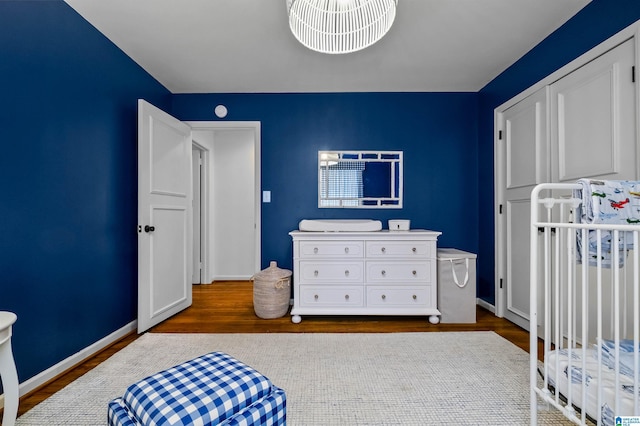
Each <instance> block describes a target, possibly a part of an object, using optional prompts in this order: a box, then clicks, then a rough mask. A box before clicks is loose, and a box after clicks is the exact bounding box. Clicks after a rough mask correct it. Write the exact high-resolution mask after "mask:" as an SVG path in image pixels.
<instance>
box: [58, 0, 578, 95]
mask: <svg viewBox="0 0 640 426" xmlns="http://www.w3.org/2000/svg"><path fill="white" fill-rule="evenodd" d="M65 1H66V2H67V3H68V4H69V5H70V6H71V7H72V8H74V9H75V10H76V11H77V12H78V13H79V14H80V15H82V16H83V17H84V18H85V19H87V21H89V22H90V23H91V24H93V25H94V26H95V27H96V28H97V29H98V30H100V31H101V32H102V33H103V34H104V35H105V36H107V37H108V38H109V39H110V40H111V41H112V42H113V43H115V44H116V45H117V46H118V47H120V48H121V49H122V50H123V51H124V52H126V53H127V54H128V55H129V56H130V57H131V58H132V59H133V60H134V61H136V62H137V63H138V64H139V65H140V66H142V67H143V68H144V69H145V70H146V71H147V72H149V73H150V74H151V75H152V76H154V77H155V78H156V79H157V80H158V81H159V82H160V83H162V84H163V85H164V86H165V87H167V89H169V90H170V91H171V92H172V93H287V92H444V91H452V92H461V91H463V92H466V91H471V92H475V91H478V90H480V89H481V88H482V87H484V85H485V84H487V83H488V82H489V81H491V80H492V79H493V78H495V77H496V76H497V75H499V74H500V73H501V72H502V71H504V70H505V69H506V68H508V67H509V66H510V65H511V64H513V63H514V62H515V61H516V60H518V59H519V58H520V57H521V56H522V55H523V54H525V53H526V52H527V51H529V50H530V49H531V48H532V47H533V46H535V45H536V44H538V43H539V42H540V41H541V40H543V39H544V38H545V37H546V36H548V35H549V34H550V33H552V32H553V31H554V30H555V29H557V28H558V27H560V26H561V25H562V24H563V23H564V22H566V21H567V20H568V19H569V18H571V17H572V16H573V15H575V14H576V13H577V12H578V11H579V10H580V9H582V8H583V7H584V6H585V5H587V4H588V3H589V1H590V0H398V11H397V16H396V21H395V23H394V25H393V27H392V28H391V30H390V31H389V33H388V34H387V35H386V36H385V37H384V38H383V39H382V40H380V41H379V42H378V43H376V44H374V45H373V46H371V47H369V48H367V49H365V50H362V51H360V52H355V53H350V54H346V55H325V54H321V53H317V52H313V51H311V50H308V49H306V48H305V47H304V46H302V45H300V44H299V43H298V41H297V40H296V39H295V38H294V37H293V35H292V34H291V32H290V31H289V28H288V19H287V8H286V1H285V0H180V1H178V0H108V1H105V0H65Z"/></svg>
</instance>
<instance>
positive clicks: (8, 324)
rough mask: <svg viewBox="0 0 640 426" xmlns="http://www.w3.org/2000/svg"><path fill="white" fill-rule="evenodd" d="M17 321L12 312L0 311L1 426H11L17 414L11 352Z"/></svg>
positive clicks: (15, 382) (13, 364)
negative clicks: (14, 325) (12, 336)
mask: <svg viewBox="0 0 640 426" xmlns="http://www.w3.org/2000/svg"><path fill="white" fill-rule="evenodd" d="M17 319H18V317H17V316H16V314H14V313H13V312H7V311H0V377H1V378H2V388H3V389H4V414H3V417H2V424H3V426H13V425H14V424H15V421H16V416H17V414H18V401H19V393H18V392H19V391H18V373H17V371H16V364H15V362H14V360H13V352H12V350H11V334H12V327H13V323H15V322H16V320H17Z"/></svg>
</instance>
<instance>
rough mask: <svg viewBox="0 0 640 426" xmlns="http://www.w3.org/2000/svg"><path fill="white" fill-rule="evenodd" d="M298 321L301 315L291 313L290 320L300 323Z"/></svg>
mask: <svg viewBox="0 0 640 426" xmlns="http://www.w3.org/2000/svg"><path fill="white" fill-rule="evenodd" d="M300 321H302V317H301V316H300V315H293V316H292V317H291V322H292V323H294V324H300Z"/></svg>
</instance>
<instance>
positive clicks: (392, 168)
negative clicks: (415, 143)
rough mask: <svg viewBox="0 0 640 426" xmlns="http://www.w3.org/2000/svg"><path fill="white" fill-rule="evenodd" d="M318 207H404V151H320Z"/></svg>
mask: <svg viewBox="0 0 640 426" xmlns="http://www.w3.org/2000/svg"><path fill="white" fill-rule="evenodd" d="M318 207H321V208H382V209H398V208H402V151H318Z"/></svg>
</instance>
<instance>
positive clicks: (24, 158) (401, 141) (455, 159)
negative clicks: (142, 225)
mask: <svg viewBox="0 0 640 426" xmlns="http://www.w3.org/2000/svg"><path fill="white" fill-rule="evenodd" d="M639 18H640V2H638V1H637V0H626V1H622V0H594V1H593V2H592V3H591V4H590V5H589V6H587V7H586V8H585V9H584V10H583V11H582V12H580V13H579V14H578V15H576V17H574V18H573V19H572V20H571V21H569V22H568V23H567V24H566V25H565V26H563V27H562V28H561V29H560V30H559V31H557V32H556V33H554V34H553V35H552V36H551V37H549V38H548V39H547V40H545V41H544V42H543V43H541V44H540V45H539V46H537V47H536V48H534V49H533V50H532V51H531V52H530V53H529V54H527V55H526V56H525V57H523V58H522V60H520V61H518V62H517V63H516V64H514V66H512V67H511V68H509V69H508V70H507V71H505V72H504V73H503V74H502V75H500V76H499V77H498V78H496V79H495V80H494V81H492V82H491V83H490V84H488V85H487V86H486V87H485V88H484V89H482V91H480V93H384V94H379V93H352V94H347V93H328V94H220V95H213V94H205V95H171V94H170V93H169V92H168V91H167V90H166V89H165V88H164V87H163V86H162V85H160V84H159V83H158V82H157V81H155V80H154V79H153V78H152V77H151V76H150V75H149V74H148V73H146V72H145V71H144V70H143V69H141V68H140V67H139V66H137V65H136V64H135V63H134V62H132V61H131V60H130V59H129V58H128V57H127V56H126V55H125V54H124V53H123V52H121V51H120V50H119V49H117V48H116V47H115V46H114V45H113V44H112V43H111V42H109V41H108V40H107V39H106V38H105V37H104V36H102V35H101V34H100V33H99V32H98V31H97V30H95V29H94V28H93V27H92V26H91V25H90V24H88V23H87V22H86V21H84V19H82V18H81V17H80V16H78V15H77V14H76V13H75V12H74V11H73V10H72V9H71V8H70V7H69V6H67V5H66V4H65V3H64V2H62V1H61V0H51V1H0V94H1V96H2V98H1V99H2V100H3V102H2V103H0V143H1V144H2V156H0V190H2V193H3V195H4V199H3V202H2V203H0V309H3V310H4V309H6V310H11V311H14V312H16V313H17V314H18V316H19V319H18V322H17V323H16V325H15V334H14V339H13V342H14V352H15V355H16V359H17V364H18V374H19V377H20V380H21V381H24V380H27V379H29V378H30V377H32V376H34V375H35V374H37V373H39V372H41V371H43V370H45V369H47V368H48V367H50V366H52V365H54V364H56V363H57V362H59V361H61V360H63V359H65V358H67V357H69V356H71V355H73V354H74V353H76V352H77V351H79V350H81V349H83V348H85V347H86V346H89V345H90V344H92V343H94V342H96V341H98V340H99V339H101V338H103V337H104V336H106V335H108V334H109V333H111V332H113V331H115V330H117V329H119V328H121V327H122V326H124V325H125V324H127V323H129V322H130V321H132V320H134V319H135V317H136V305H137V270H136V254H137V237H136V233H135V229H136V222H137V220H136V204H137V203H136V192H137V177H136V99H137V98H144V99H146V100H148V101H149V102H151V103H153V104H155V105H157V106H158V107H160V108H162V109H164V110H166V111H169V112H172V113H173V114H175V115H176V116H178V117H179V118H181V119H183V120H215V117H213V113H212V112H213V108H214V107H215V105H217V104H225V105H227V107H228V108H229V115H228V117H227V118H226V120H256V121H260V122H261V123H262V187H263V189H265V190H270V191H272V195H273V201H272V203H270V204H263V212H262V220H263V223H262V228H263V230H264V234H263V236H262V240H263V247H262V249H263V258H262V264H263V266H266V264H267V262H268V261H269V260H277V261H278V263H280V264H281V265H287V266H291V242H290V239H289V236H288V235H287V233H288V232H289V231H290V230H292V229H294V228H295V227H296V226H297V223H298V221H299V220H300V219H302V218H312V217H317V218H322V217H327V218H328V217H353V218H358V217H361V218H364V217H366V218H375V219H380V220H383V221H386V220H387V219H390V218H408V219H411V220H412V226H413V227H421V228H429V229H435V230H440V231H442V232H443V235H442V238H441V239H440V244H441V245H442V246H455V247H459V248H461V249H464V250H468V251H472V252H476V253H478V254H479V256H478V268H479V270H478V272H479V276H478V285H479V294H480V295H481V296H482V297H484V298H487V299H491V298H492V297H493V286H494V283H493V281H494V280H493V262H494V256H493V250H494V241H493V232H494V229H493V214H494V211H493V129H492V126H493V109H494V108H495V107H497V106H498V105H500V104H501V103H503V102H504V101H506V100H508V99H509V98H511V97H512V96H514V95H516V94H517V93H519V92H520V91H522V90H524V89H525V88H527V87H528V86H530V85H531V84H533V83H535V82H536V81H538V80H540V79H542V78H543V77H545V76H546V75H547V74H549V73H551V72H553V71H554V70H555V69H557V68H559V67H561V66H562V65H564V64H565V63H566V62H568V61H570V60H571V59H573V58H575V57H577V56H579V55H580V54H581V53H583V52H584V51H586V50H588V49H589V48H590V47H592V46H594V45H596V44H598V43H599V42H601V41H602V40H604V39H606V38H607V37H609V36H610V35H612V34H614V33H615V32H617V31H619V30H620V29H622V28H624V27H625V26H627V25H629V24H631V23H632V22H634V21H635V20H637V19H639ZM321 149H384V150H403V151H404V153H405V207H404V208H403V209H402V210H384V211H381V210H357V211H356V210H338V209H335V210H334V209H318V208H317V207H316V205H317V201H316V174H315V168H316V152H317V151H318V150H321Z"/></svg>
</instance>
